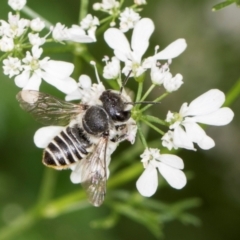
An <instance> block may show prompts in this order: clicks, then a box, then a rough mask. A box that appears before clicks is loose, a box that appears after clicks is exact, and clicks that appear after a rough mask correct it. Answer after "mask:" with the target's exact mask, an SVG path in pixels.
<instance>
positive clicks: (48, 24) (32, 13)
mask: <svg viewBox="0 0 240 240" xmlns="http://www.w3.org/2000/svg"><path fill="white" fill-rule="evenodd" d="M22 11H23V12H24V13H25V14H26V15H27V16H29V17H31V18H40V19H41V20H42V21H44V23H45V26H46V28H47V29H50V27H51V26H53V24H52V23H51V22H49V21H48V20H46V19H45V18H44V17H42V16H41V15H39V14H38V13H36V12H35V11H33V10H32V9H31V8H29V7H28V6H25V7H24V8H23V9H22Z"/></svg>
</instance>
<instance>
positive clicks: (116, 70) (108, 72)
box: [103, 57, 121, 79]
mask: <svg viewBox="0 0 240 240" xmlns="http://www.w3.org/2000/svg"><path fill="white" fill-rule="evenodd" d="M103 61H105V62H106V66H105V67H104V68H103V77H104V78H105V79H116V78H118V77H119V74H120V70H121V68H120V61H119V60H118V59H117V58H116V57H112V61H110V62H109V58H108V57H105V58H104V59H103Z"/></svg>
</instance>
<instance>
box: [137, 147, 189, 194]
mask: <svg viewBox="0 0 240 240" xmlns="http://www.w3.org/2000/svg"><path fill="white" fill-rule="evenodd" d="M140 157H141V158H142V160H141V161H142V162H143V166H144V168H145V170H144V172H143V173H142V175H141V176H140V177H139V179H138V180H137V183H136V186H137V189H138V191H139V192H140V194H141V195H143V196H145V197H150V196H152V195H153V194H154V193H155V192H156V190H157V186H158V173H157V172H158V171H159V173H160V174H161V175H162V176H163V177H164V178H165V180H166V181H167V182H168V183H169V185H170V186H171V187H173V188H176V189H181V188H183V187H184V186H185V185H186V182H187V179H186V176H185V174H184V173H183V172H182V171H181V170H180V169H183V168H184V164H183V161H182V159H181V158H180V157H178V156H176V155H173V154H160V152H159V150H158V149H154V148H149V149H145V151H144V153H143V154H142V155H141V156H140Z"/></svg>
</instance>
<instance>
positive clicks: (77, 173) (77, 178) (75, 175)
mask: <svg viewBox="0 0 240 240" xmlns="http://www.w3.org/2000/svg"><path fill="white" fill-rule="evenodd" d="M74 165H75V168H74V170H73V171H72V173H71V175H70V180H71V181H72V183H75V184H76V183H80V182H81V169H82V164H81V161H80V162H78V163H76V164H74Z"/></svg>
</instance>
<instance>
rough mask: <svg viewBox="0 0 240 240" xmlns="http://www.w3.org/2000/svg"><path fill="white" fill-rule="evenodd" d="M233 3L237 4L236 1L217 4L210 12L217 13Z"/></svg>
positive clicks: (231, 0) (230, 0)
mask: <svg viewBox="0 0 240 240" xmlns="http://www.w3.org/2000/svg"><path fill="white" fill-rule="evenodd" d="M234 2H237V1H236V0H229V1H225V2H221V3H218V4H217V5H215V6H213V8H212V11H218V10H220V9H222V8H225V7H227V6H229V5H230V4H233V3H234Z"/></svg>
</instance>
